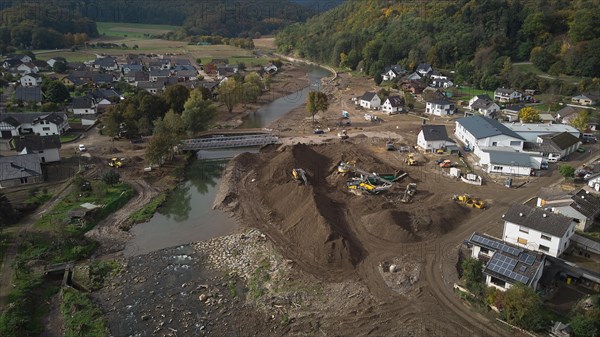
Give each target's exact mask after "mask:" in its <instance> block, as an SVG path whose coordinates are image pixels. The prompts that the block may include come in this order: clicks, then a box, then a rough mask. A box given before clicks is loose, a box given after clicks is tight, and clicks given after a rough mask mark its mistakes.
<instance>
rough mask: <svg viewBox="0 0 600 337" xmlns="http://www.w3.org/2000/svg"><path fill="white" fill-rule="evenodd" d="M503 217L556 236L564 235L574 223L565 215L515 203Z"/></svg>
mask: <svg viewBox="0 0 600 337" xmlns="http://www.w3.org/2000/svg"><path fill="white" fill-rule="evenodd" d="M502 218H503V219H504V220H505V221H508V222H512V223H514V224H517V225H519V226H523V227H527V228H531V229H535V230H537V231H540V232H542V233H546V234H550V235H553V236H556V237H563V236H564V235H565V234H566V233H567V230H568V229H569V227H570V226H571V224H572V223H573V219H571V218H569V217H566V216H564V215H561V214H556V213H552V212H548V211H546V210H544V209H543V208H534V207H529V206H527V205H523V204H513V205H512V206H510V208H509V209H508V210H507V211H506V213H504V215H503V216H502Z"/></svg>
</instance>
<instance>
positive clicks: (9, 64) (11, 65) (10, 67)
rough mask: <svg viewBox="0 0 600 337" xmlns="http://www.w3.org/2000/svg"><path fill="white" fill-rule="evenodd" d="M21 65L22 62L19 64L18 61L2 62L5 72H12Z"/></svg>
mask: <svg viewBox="0 0 600 337" xmlns="http://www.w3.org/2000/svg"><path fill="white" fill-rule="evenodd" d="M22 63H23V62H21V61H19V60H11V59H8V60H4V62H2V68H4V69H7V70H14V69H16V68H17V67H18V66H19V65H20V64H22Z"/></svg>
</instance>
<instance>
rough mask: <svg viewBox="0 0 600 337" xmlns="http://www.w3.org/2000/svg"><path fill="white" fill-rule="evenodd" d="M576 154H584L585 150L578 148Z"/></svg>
mask: <svg viewBox="0 0 600 337" xmlns="http://www.w3.org/2000/svg"><path fill="white" fill-rule="evenodd" d="M577 152H579V153H585V148H583V147H580V148H578V149H577Z"/></svg>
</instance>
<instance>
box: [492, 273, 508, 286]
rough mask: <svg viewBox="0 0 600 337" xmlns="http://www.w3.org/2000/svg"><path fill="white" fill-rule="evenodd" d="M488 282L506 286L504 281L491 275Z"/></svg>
mask: <svg viewBox="0 0 600 337" xmlns="http://www.w3.org/2000/svg"><path fill="white" fill-rule="evenodd" d="M490 282H491V283H492V284H495V285H497V286H498V287H501V288H506V282H504V281H502V280H501V279H498V278H495V277H493V276H492V279H491V280H490Z"/></svg>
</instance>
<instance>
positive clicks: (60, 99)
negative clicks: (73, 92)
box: [44, 81, 70, 103]
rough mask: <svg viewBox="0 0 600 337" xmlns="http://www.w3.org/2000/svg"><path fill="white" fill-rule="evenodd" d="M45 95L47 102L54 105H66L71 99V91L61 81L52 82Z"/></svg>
mask: <svg viewBox="0 0 600 337" xmlns="http://www.w3.org/2000/svg"><path fill="white" fill-rule="evenodd" d="M44 94H45V96H46V99H47V100H49V101H50V102H54V103H64V102H65V101H66V100H68V99H69V98H70V95H69V90H68V89H67V87H66V86H65V85H64V84H62V83H61V82H59V81H50V82H49V83H48V85H47V86H46V90H45V91H44Z"/></svg>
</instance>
